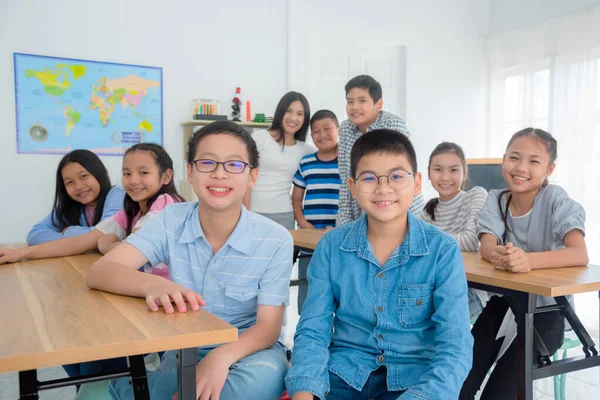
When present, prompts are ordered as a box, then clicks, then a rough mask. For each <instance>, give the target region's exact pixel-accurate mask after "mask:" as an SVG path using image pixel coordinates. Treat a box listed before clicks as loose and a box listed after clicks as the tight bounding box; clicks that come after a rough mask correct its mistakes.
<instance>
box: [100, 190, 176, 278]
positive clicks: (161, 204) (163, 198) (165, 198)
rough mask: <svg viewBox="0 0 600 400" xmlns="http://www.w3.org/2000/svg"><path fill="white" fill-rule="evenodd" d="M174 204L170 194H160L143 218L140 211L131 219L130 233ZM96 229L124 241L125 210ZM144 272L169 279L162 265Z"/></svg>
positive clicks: (165, 267)
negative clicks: (112, 234) (131, 227)
mask: <svg viewBox="0 0 600 400" xmlns="http://www.w3.org/2000/svg"><path fill="white" fill-rule="evenodd" d="M174 203H177V201H175V199H174V198H173V197H172V196H171V195H170V194H166V193H165V194H161V195H160V196H158V197H157V198H156V200H154V203H152V205H151V206H150V209H149V210H148V212H147V213H146V214H145V215H144V216H142V212H141V211H140V212H138V213H137V215H136V216H135V217H134V218H133V220H132V221H131V224H132V225H133V229H132V231H134V230H136V229H139V228H141V227H142V226H143V225H144V224H145V223H146V221H148V220H149V219H150V218H152V217H153V216H154V215H156V214H158V213H159V212H160V211H162V210H163V209H164V208H165V207H166V206H168V205H169V204H174ZM96 229H98V230H99V231H100V232H102V233H114V234H116V235H117V238H119V240H124V239H125V238H126V237H127V215H126V214H125V210H120V211H119V212H117V213H116V214H115V215H113V216H112V218H106V219H105V220H104V221H101V222H100V223H99V224H98V225H96ZM144 271H145V272H150V273H152V274H154V275H159V276H162V277H163V278H165V279H169V269H168V268H167V266H166V265H164V264H160V265H157V266H156V267H154V268H144Z"/></svg>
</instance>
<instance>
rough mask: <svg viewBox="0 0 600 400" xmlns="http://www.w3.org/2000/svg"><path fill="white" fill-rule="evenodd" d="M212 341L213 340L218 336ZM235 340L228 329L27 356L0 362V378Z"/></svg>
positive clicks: (233, 330)
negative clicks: (62, 366)
mask: <svg viewBox="0 0 600 400" xmlns="http://www.w3.org/2000/svg"><path fill="white" fill-rule="evenodd" d="M217 335H218V338H215V337H214V336H217ZM237 340H238V330H237V328H234V327H231V328H227V329H222V330H218V331H213V332H202V333H191V334H187V335H176V336H173V337H167V338H152V339H146V340H139V341H132V342H123V343H119V344H115V343H109V344H103V345H98V346H92V347H88V348H85V349H81V348H78V349H68V350H58V351H54V352H52V351H50V352H47V351H42V352H38V353H31V354H26V355H19V356H13V357H4V358H0V374H3V373H7V372H17V371H27V370H32V369H38V368H46V367H54V366H58V365H66V364H73V363H79V362H88V361H97V360H105V359H108V358H118V357H126V356H133V355H138V354H147V353H153V352H157V351H167V350H179V349H186V348H190V347H203V346H212V345H218V344H223V343H233V342H237Z"/></svg>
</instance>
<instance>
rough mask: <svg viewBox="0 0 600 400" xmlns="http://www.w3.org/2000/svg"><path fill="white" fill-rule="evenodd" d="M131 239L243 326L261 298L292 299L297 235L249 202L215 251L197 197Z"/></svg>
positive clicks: (274, 302)
mask: <svg viewBox="0 0 600 400" xmlns="http://www.w3.org/2000/svg"><path fill="white" fill-rule="evenodd" d="M127 242H128V243H129V244H131V245H133V246H134V247H136V248H137V249H138V250H139V251H141V252H142V253H143V254H144V256H146V258H148V260H149V262H150V264H151V265H152V266H156V265H158V264H160V263H164V264H166V265H167V266H168V268H169V276H170V278H171V280H172V281H173V282H175V283H178V284H180V285H183V286H185V287H187V288H189V289H192V290H194V291H195V292H197V293H199V294H200V295H201V296H202V298H203V299H204V301H205V302H206V306H205V307H204V308H205V309H206V310H207V311H209V312H210V313H212V314H214V315H216V316H217V317H219V318H221V319H223V320H225V321H227V322H229V323H230V324H231V325H233V326H235V327H237V328H238V329H240V330H241V331H243V330H244V329H247V328H249V327H250V326H252V325H254V324H255V323H256V312H257V307H258V304H264V305H268V306H280V305H281V304H285V305H286V306H287V305H288V300H289V282H290V274H291V271H292V253H293V248H294V245H293V241H292V237H291V235H290V233H289V232H288V231H287V230H286V229H285V228H283V227H282V226H281V225H279V224H277V223H275V222H273V221H271V220H269V219H267V218H265V217H263V216H261V215H259V214H256V213H253V212H250V211H248V210H246V209H245V208H244V207H242V213H241V216H240V219H239V221H238V223H237V225H236V227H235V229H234V230H233V232H232V233H231V235H230V236H229V238H228V239H227V241H226V242H225V245H223V247H222V248H221V249H219V251H217V253H216V254H213V251H212V248H211V247H210V245H209V244H208V242H207V241H206V238H205V236H204V232H203V231H202V227H201V226H200V220H199V214H198V203H179V204H172V205H169V206H167V207H166V208H165V209H164V210H163V211H161V212H160V213H159V214H157V215H156V216H154V217H153V218H151V219H150V220H149V221H148V222H146V223H145V224H144V226H143V227H142V228H141V229H140V230H139V231H138V232H137V233H135V234H133V235H131V236H129V238H127Z"/></svg>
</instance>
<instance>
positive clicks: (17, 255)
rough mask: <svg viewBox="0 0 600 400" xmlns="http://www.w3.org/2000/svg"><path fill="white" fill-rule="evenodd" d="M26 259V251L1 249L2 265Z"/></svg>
mask: <svg viewBox="0 0 600 400" xmlns="http://www.w3.org/2000/svg"><path fill="white" fill-rule="evenodd" d="M25 258H27V254H26V252H25V249H0V264H6V263H14V262H19V261H21V260H23V259H25Z"/></svg>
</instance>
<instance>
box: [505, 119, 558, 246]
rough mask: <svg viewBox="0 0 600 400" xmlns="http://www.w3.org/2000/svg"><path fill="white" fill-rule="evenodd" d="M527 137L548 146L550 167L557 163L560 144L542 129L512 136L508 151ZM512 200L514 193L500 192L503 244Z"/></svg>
mask: <svg viewBox="0 0 600 400" xmlns="http://www.w3.org/2000/svg"><path fill="white" fill-rule="evenodd" d="M525 136H533V137H534V138H536V139H537V140H539V141H540V142H542V143H544V145H546V150H547V151H548V155H549V156H550V165H552V163H553V162H554V161H556V157H557V156H558V143H557V142H556V139H554V137H553V136H552V135H551V134H550V133H548V132H546V131H545V130H542V129H536V128H525V129H523V130H520V131H519V132H517V133H515V134H514V135H512V137H511V138H510V140H509V141H508V144H507V145H506V150H508V148H509V147H510V146H511V145H512V144H513V143H514V141H515V140H516V139H518V138H521V137H525ZM504 157H506V154H504ZM544 186H548V178H546V179H544V182H543V183H542V187H544ZM503 196H506V206H505V207H504V210H502V197H503ZM511 200H512V193H511V191H510V189H505V190H503V191H502V192H500V196H498V209H499V210H500V216H501V217H502V222H504V233H503V234H502V243H503V244H505V243H506V234H507V233H508V230H509V228H508V206H509V205H510V202H511Z"/></svg>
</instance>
